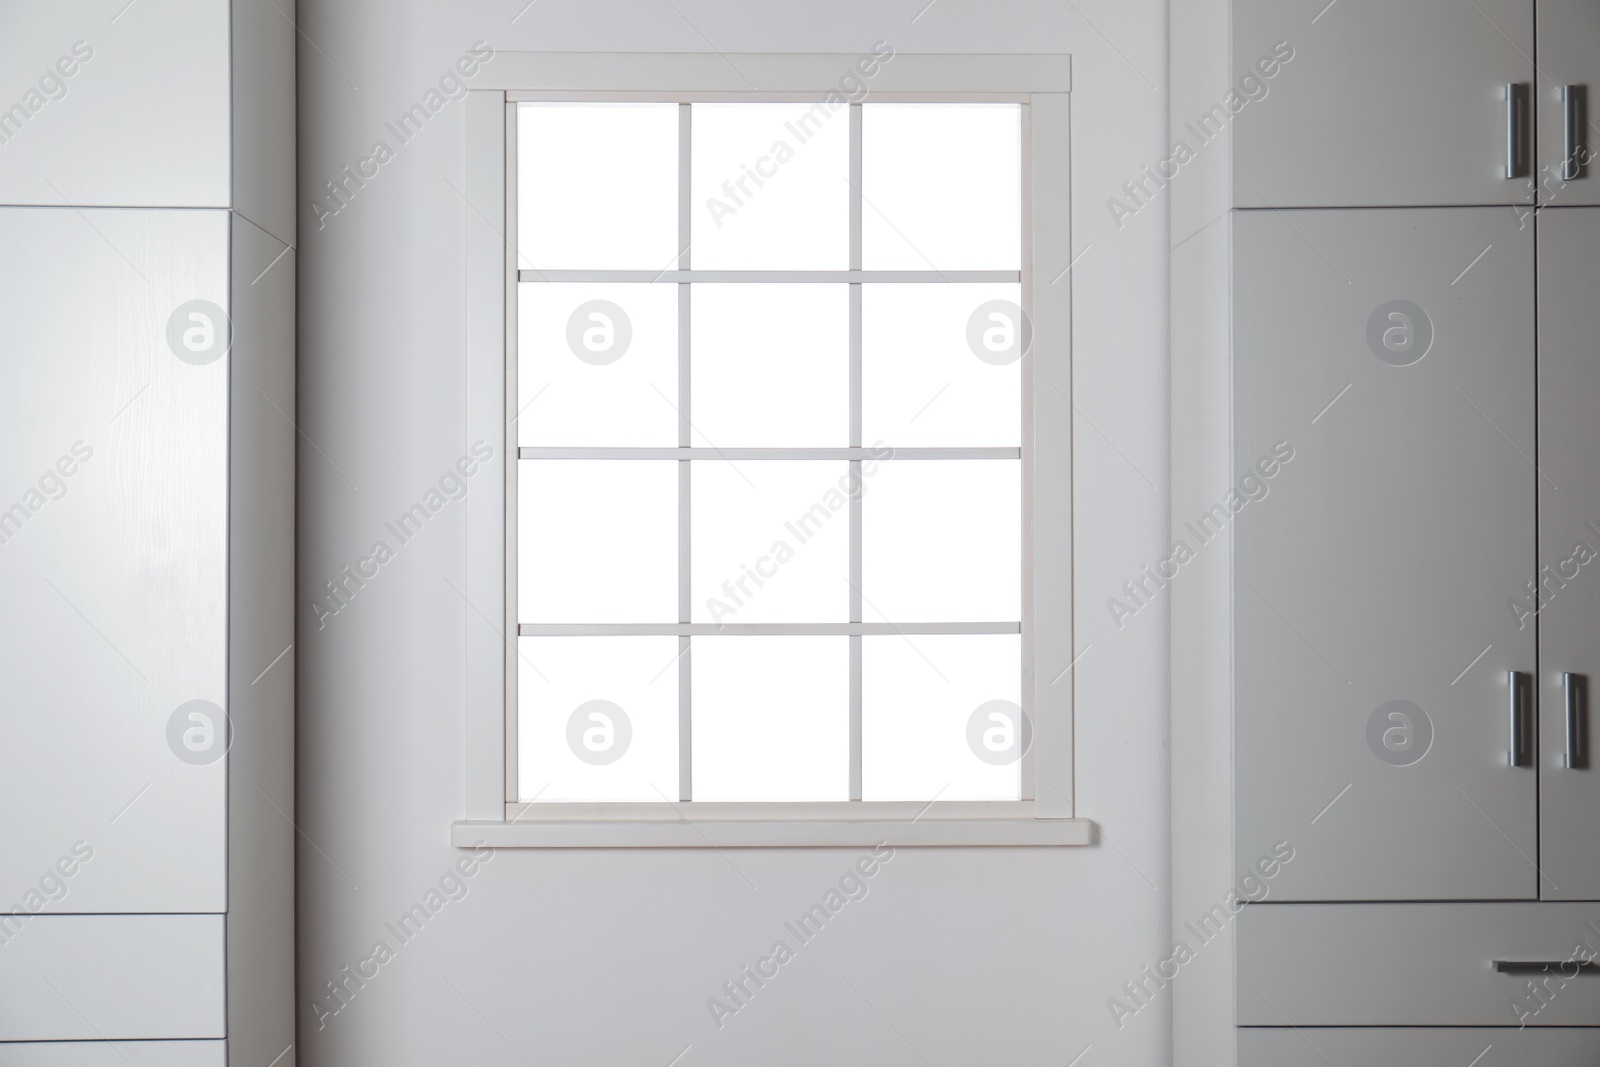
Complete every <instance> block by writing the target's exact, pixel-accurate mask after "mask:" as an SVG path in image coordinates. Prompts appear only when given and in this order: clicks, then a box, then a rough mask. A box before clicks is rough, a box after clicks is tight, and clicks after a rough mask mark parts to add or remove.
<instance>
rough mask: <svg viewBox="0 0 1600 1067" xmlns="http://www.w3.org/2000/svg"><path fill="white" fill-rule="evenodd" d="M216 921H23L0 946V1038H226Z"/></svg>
mask: <svg viewBox="0 0 1600 1067" xmlns="http://www.w3.org/2000/svg"><path fill="white" fill-rule="evenodd" d="M223 921H224V916H221V915H36V916H34V917H32V918H30V919H28V921H27V923H26V924H25V925H23V926H22V927H21V929H19V930H16V931H14V932H13V933H11V935H10V937H9V939H8V940H7V941H6V943H5V944H4V945H3V946H0V1041H88V1042H93V1041H96V1040H102V1041H104V1040H112V1041H119V1040H137V1039H162V1038H166V1039H171V1038H207V1037H209V1038H220V1037H224V1036H225V1035H226V1010H225V1003H224V998H223V972H224V949H223ZM21 1062H24V1063H31V1062H33V1061H28V1060H23V1061H21ZM40 1062H54V1061H40ZM74 1062H77V1061H74ZM87 1062H92V1061H87ZM151 1062H152V1063H156V1062H163V1061H158V1060H153V1061H151ZM174 1062H186V1061H174Z"/></svg>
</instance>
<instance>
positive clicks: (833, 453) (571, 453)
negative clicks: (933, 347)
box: [517, 445, 1022, 461]
mask: <svg viewBox="0 0 1600 1067" xmlns="http://www.w3.org/2000/svg"><path fill="white" fill-rule="evenodd" d="M1021 455H1022V450H1021V449H1020V448H1006V447H999V448H989V447H982V446H974V447H970V448H959V447H952V448H894V449H891V448H888V447H878V448H707V447H703V446H701V447H688V446H680V447H677V448H673V447H670V446H666V445H663V446H661V447H657V448H649V447H619V448H611V447H604V446H594V447H589V446H584V447H571V448H569V447H537V448H534V447H523V448H519V449H517V458H518V459H668V460H690V459H722V460H740V459H744V460H763V459H773V460H780V459H847V460H854V461H860V460H867V459H873V460H883V461H887V460H891V459H902V460H919V459H921V460H928V459H1018V458H1020V457H1021Z"/></svg>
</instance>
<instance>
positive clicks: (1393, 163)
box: [1190, 0, 1600, 207]
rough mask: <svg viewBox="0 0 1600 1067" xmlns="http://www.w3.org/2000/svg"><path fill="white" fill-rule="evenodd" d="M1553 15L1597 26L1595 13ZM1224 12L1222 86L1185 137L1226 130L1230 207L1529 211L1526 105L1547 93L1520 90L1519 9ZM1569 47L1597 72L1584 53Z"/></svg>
mask: <svg viewBox="0 0 1600 1067" xmlns="http://www.w3.org/2000/svg"><path fill="white" fill-rule="evenodd" d="M1546 6H1547V5H1544V4H1541V5H1540V17H1541V27H1540V30H1541V45H1542V44H1543V42H1544V36H1543V30H1544V26H1543V24H1542V20H1543V17H1544V14H1543V13H1544V9H1545V7H1546ZM1560 6H1561V7H1563V8H1571V9H1572V10H1574V11H1577V10H1583V11H1585V12H1586V14H1585V15H1584V16H1583V19H1584V20H1586V21H1587V22H1588V23H1589V24H1591V25H1593V24H1596V21H1597V19H1600V13H1597V12H1600V9H1597V8H1596V6H1595V5H1593V4H1586V3H1582V2H1580V0H1569V2H1568V3H1566V4H1563V5H1560ZM1233 12H1234V15H1233V62H1234V68H1235V77H1236V82H1235V85H1234V86H1232V91H1231V92H1230V93H1229V94H1228V95H1227V96H1226V97H1225V98H1223V99H1219V101H1218V106H1217V107H1216V108H1213V109H1212V113H1211V114H1210V115H1209V116H1197V117H1195V118H1194V120H1193V121H1192V122H1191V124H1190V125H1191V127H1192V128H1195V129H1198V130H1199V133H1197V134H1196V137H1197V139H1200V140H1202V141H1203V140H1205V139H1209V138H1210V137H1212V136H1215V132H1216V131H1217V130H1218V129H1220V128H1221V127H1222V126H1225V125H1231V126H1232V127H1233V130H1234V133H1233V136H1234V168H1233V183H1234V204H1235V206H1237V207H1393V206H1414V205H1429V204H1434V205H1490V204H1531V203H1532V202H1533V195H1534V180H1533V175H1534V170H1535V163H1534V158H1535V153H1534V144H1533V129H1532V125H1533V114H1532V113H1533V109H1534V99H1535V97H1537V98H1538V99H1539V100H1543V98H1544V95H1547V94H1546V92H1545V91H1546V90H1548V89H1549V88H1550V86H1549V84H1548V83H1547V82H1546V81H1545V80H1544V79H1543V78H1541V79H1540V82H1539V85H1538V87H1535V86H1534V78H1535V74H1534V64H1533V54H1534V53H1533V35H1534V28H1533V27H1534V11H1533V3H1532V0H1471V2H1468V3H1462V2H1460V0H1407V2H1405V3H1395V2H1394V0H1332V2H1331V3H1330V2H1328V0H1294V2H1292V3H1285V2H1284V0H1236V2H1235V3H1234V5H1233ZM1573 47H1574V48H1577V49H1580V50H1585V49H1586V51H1580V52H1579V54H1586V55H1587V57H1588V58H1587V62H1588V63H1590V64H1591V65H1595V64H1600V58H1597V53H1596V52H1595V49H1594V48H1593V47H1592V45H1583V44H1579V43H1578V42H1573ZM1541 65H1543V56H1542V54H1541ZM1544 69H1545V70H1547V71H1548V70H1549V67H1548V66H1545V67H1544ZM1269 71H1270V72H1271V73H1270V74H1269V73H1268V72H1269ZM1554 76H1555V75H1554V74H1553V73H1552V77H1554ZM1575 76H1576V75H1575ZM1208 120H1209V121H1208ZM1201 134H1204V135H1205V136H1204V137H1201Z"/></svg>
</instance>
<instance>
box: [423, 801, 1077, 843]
mask: <svg viewBox="0 0 1600 1067" xmlns="http://www.w3.org/2000/svg"><path fill="white" fill-rule="evenodd" d="M1095 837H1096V834H1095V828H1094V824H1093V823H1092V822H1090V821H1089V820H1088V819H1080V818H1040V817H1038V816H1036V815H1035V813H1034V804H1033V802H1032V801H964V802H963V801H941V802H935V803H932V804H930V803H927V802H924V801H837V802H827V803H804V802H770V803H743V804H736V803H715V802H706V801H686V802H684V803H680V804H661V803H650V802H642V803H532V804H520V803H509V804H507V805H506V818H505V821H503V822H494V821H489V820H478V821H467V820H463V821H460V822H456V823H454V824H452V825H451V829H450V840H451V844H453V845H455V846H456V847H458V848H470V847H472V846H474V845H478V844H483V845H487V846H489V847H491V848H607V847H618V846H631V847H640V848H651V847H654V848H768V847H781V846H791V847H795V846H798V847H808V846H809V847H815V848H839V847H851V848H870V847H872V846H874V845H880V844H887V845H891V846H894V847H913V848H914V847H918V846H964V847H973V846H979V847H984V846H999V847H1016V846H1044V847H1052V846H1053V847H1061V846H1082V845H1092V844H1094V842H1095Z"/></svg>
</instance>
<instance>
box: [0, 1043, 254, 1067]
mask: <svg viewBox="0 0 1600 1067" xmlns="http://www.w3.org/2000/svg"><path fill="white" fill-rule="evenodd" d="M227 1062H228V1059H227V1042H225V1041H13V1042H0V1067H226V1064H227Z"/></svg>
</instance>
